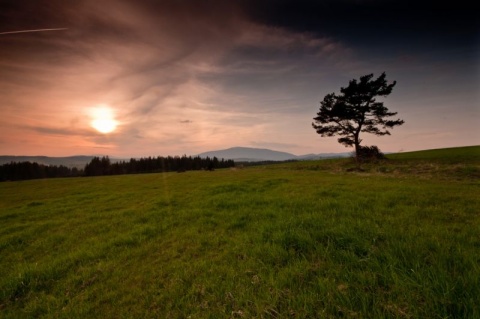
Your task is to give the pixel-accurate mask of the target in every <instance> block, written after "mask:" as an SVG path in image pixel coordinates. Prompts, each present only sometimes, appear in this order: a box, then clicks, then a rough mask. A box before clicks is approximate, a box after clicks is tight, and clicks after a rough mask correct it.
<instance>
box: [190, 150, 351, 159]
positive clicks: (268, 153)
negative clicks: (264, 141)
mask: <svg viewBox="0 0 480 319" xmlns="http://www.w3.org/2000/svg"><path fill="white" fill-rule="evenodd" d="M349 155H350V153H324V154H307V155H301V156H297V155H295V154H291V153H286V152H279V151H273V150H269V149H264V148H251V147H232V148H229V149H225V150H217V151H210V152H205V153H201V154H198V156H200V157H207V156H208V157H217V158H218V159H221V158H224V159H233V160H234V161H236V162H261V161H287V160H314V159H320V158H334V157H347V156H349Z"/></svg>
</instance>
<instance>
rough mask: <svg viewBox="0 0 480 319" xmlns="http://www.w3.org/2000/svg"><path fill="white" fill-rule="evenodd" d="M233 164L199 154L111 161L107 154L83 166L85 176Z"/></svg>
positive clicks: (232, 164)
mask: <svg viewBox="0 0 480 319" xmlns="http://www.w3.org/2000/svg"><path fill="white" fill-rule="evenodd" d="M233 166H235V162H234V161H233V160H224V159H223V158H222V159H221V160H219V159H218V158H216V157H213V158H210V157H206V158H201V157H199V156H195V157H191V156H186V155H184V156H182V157H180V156H175V157H173V156H167V157H162V156H158V157H146V158H140V159H135V158H132V159H130V161H128V162H127V161H119V162H114V163H112V162H111V161H110V159H109V158H108V156H104V157H102V158H99V157H95V158H93V159H92V160H91V161H90V163H88V164H87V165H86V166H85V172H84V173H85V176H100V175H121V174H139V173H160V172H185V171H196V170H209V171H213V170H214V169H217V168H228V167H233Z"/></svg>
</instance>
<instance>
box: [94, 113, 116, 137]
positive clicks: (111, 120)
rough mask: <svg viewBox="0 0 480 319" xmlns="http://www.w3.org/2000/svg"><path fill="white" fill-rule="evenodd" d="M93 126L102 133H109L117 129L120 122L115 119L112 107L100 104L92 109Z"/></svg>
mask: <svg viewBox="0 0 480 319" xmlns="http://www.w3.org/2000/svg"><path fill="white" fill-rule="evenodd" d="M92 117H93V119H92V121H91V122H90V124H91V126H92V127H93V128H94V129H96V130H97V131H99V132H100V133H103V134H107V133H111V132H113V131H115V129H116V128H117V125H118V122H117V121H116V120H115V117H114V114H113V111H112V109H110V108H109V107H107V106H99V107H96V108H94V109H93V110H92Z"/></svg>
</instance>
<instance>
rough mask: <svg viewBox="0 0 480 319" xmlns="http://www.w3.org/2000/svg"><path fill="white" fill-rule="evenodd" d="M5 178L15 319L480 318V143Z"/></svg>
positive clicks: (6, 247)
mask: <svg viewBox="0 0 480 319" xmlns="http://www.w3.org/2000/svg"><path fill="white" fill-rule="evenodd" d="M354 166H355V164H353V163H351V161H350V160H348V159H343V160H324V161H311V162H310V161H309V162H297V163H288V164H278V165H268V166H260V167H251V168H246V169H237V170H231V169H229V170H217V171H214V172H186V173H181V174H179V173H163V174H145V175H124V176H109V177H93V178H70V179H50V180H33V181H23V182H5V183H0V291H1V292H0V317H2V318H339V317H343V318H480V306H479V304H480V303H479V300H480V266H479V265H480V201H479V199H478V195H479V193H480V182H479V180H480V175H479V171H480V147H470V148H458V149H449V150H436V151H426V152H415V153H403V154H393V155H389V160H387V161H386V162H383V163H379V164H377V165H370V164H369V165H365V166H364V171H363V172H358V171H350V169H349V168H351V167H354Z"/></svg>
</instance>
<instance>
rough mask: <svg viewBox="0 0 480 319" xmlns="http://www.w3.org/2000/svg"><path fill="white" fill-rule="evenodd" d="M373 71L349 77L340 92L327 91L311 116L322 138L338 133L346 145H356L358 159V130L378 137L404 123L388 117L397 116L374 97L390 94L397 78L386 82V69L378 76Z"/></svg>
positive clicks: (359, 141)
mask: <svg viewBox="0 0 480 319" xmlns="http://www.w3.org/2000/svg"><path fill="white" fill-rule="evenodd" d="M372 78H373V74H368V75H364V76H361V77H360V80H359V81H357V80H355V79H354V80H351V81H350V83H349V84H348V86H347V87H345V88H344V87H342V88H341V89H340V94H335V93H330V94H327V95H326V96H325V97H324V99H323V101H321V102H320V110H319V112H318V113H317V116H316V117H314V118H313V119H314V122H313V123H312V126H313V128H314V129H315V130H316V132H317V133H318V134H320V135H321V136H322V137H327V136H337V135H338V136H340V138H339V139H338V142H339V143H340V144H343V145H345V146H346V147H352V146H355V154H356V156H357V158H358V155H359V151H360V143H361V142H362V140H361V139H360V133H371V134H375V135H378V136H382V135H390V131H389V130H388V129H391V128H393V127H395V126H397V125H402V124H403V123H404V121H403V120H401V119H396V120H391V119H387V118H390V117H392V116H395V115H397V112H390V111H389V110H388V108H386V107H385V106H384V105H383V102H379V101H377V100H376V97H379V96H380V97H386V96H388V95H389V94H390V93H392V90H393V87H394V86H395V84H396V81H393V83H391V84H389V83H387V80H386V75H385V72H383V73H382V74H381V75H380V76H379V77H378V78H377V79H372Z"/></svg>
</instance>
